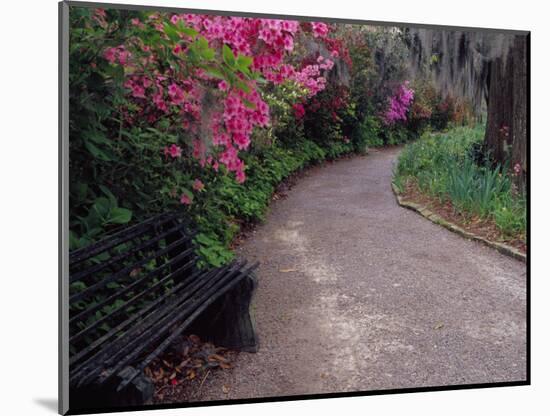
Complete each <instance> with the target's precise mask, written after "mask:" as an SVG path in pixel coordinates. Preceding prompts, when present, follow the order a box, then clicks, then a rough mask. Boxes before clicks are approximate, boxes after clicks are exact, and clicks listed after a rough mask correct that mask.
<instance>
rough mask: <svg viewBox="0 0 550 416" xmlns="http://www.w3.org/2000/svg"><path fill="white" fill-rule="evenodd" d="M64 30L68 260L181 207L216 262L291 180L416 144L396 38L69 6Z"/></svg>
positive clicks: (294, 24) (316, 25)
mask: <svg viewBox="0 0 550 416" xmlns="http://www.w3.org/2000/svg"><path fill="white" fill-rule="evenodd" d="M70 21H71V29H70V45H69V49H70V51H69V53H70V59H69V62H70V74H69V81H70V108H71V111H70V123H69V134H70V144H69V146H70V161H69V163H70V177H71V180H70V218H69V221H70V236H71V238H70V246H71V249H75V248H79V247H84V246H86V245H88V244H90V242H93V241H95V240H97V239H98V238H100V237H101V236H102V235H104V234H105V233H106V232H110V231H112V230H114V229H116V228H117V227H120V226H123V225H124V224H127V223H130V222H137V221H141V220H143V219H145V218H147V217H149V216H151V215H154V214H156V213H161V212H166V211H172V210H180V211H181V213H182V215H184V216H185V217H187V218H188V219H189V220H190V221H191V223H192V224H193V226H194V228H196V231H197V237H196V243H197V247H198V253H199V255H200V257H201V259H202V263H203V264H204V265H208V264H209V265H220V264H223V263H226V262H227V261H229V259H230V258H231V257H232V252H231V250H230V247H231V243H232V241H233V239H234V237H235V235H236V233H237V232H238V230H239V228H240V227H241V225H242V224H243V223H247V222H254V221H258V220H261V219H262V218H263V215H264V213H265V210H266V207H267V205H268V203H269V201H270V198H271V195H272V193H273V192H274V190H275V189H276V186H277V185H278V184H279V183H280V182H281V181H282V180H284V178H286V177H288V176H289V175H290V174H292V173H293V172H296V171H298V170H300V169H303V168H305V167H306V166H308V165H311V164H313V163H318V162H320V161H322V160H326V159H334V158H337V157H339V156H342V155H344V154H348V153H352V152H364V151H366V150H367V148H368V147H369V146H378V145H382V144H388V143H389V144H394V143H400V142H403V141H405V140H406V139H408V138H410V137H413V136H414V134H411V129H412V124H411V120H413V119H414V117H415V115H416V114H417V112H415V101H414V100H413V99H412V97H413V96H414V97H416V95H415V94H414V92H413V91H412V89H413V88H414V86H413V85H412V84H411V85H409V84H407V83H406V71H404V68H405V66H406V59H407V55H406V53H405V52H406V51H405V43H404V38H403V36H402V34H400V33H399V32H392V31H387V30H386V29H384V28H379V29H376V30H375V31H365V30H362V29H360V28H358V27H357V26H353V25H338V26H336V25H329V24H326V23H323V22H298V21H293V20H277V19H260V18H248V17H246V18H245V17H231V16H210V15H197V14H173V13H157V12H138V11H125V10H109V11H105V10H102V9H88V8H83V7H74V6H73V7H71V9H70ZM411 101H412V103H411ZM441 110H442V112H444V111H445V108H442V109H441Z"/></svg>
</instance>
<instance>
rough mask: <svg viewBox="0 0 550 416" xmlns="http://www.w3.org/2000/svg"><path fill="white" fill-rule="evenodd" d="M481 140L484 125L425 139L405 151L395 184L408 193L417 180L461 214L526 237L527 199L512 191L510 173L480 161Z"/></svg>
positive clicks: (400, 157) (488, 162) (419, 184)
mask: <svg viewBox="0 0 550 416" xmlns="http://www.w3.org/2000/svg"><path fill="white" fill-rule="evenodd" d="M483 137H484V128H483V126H476V127H475V128H467V127H458V128H455V129H452V130H450V131H449V132H446V133H440V134H431V133H430V134H424V135H423V136H422V138H421V139H420V140H418V141H417V142H415V143H411V144H409V145H408V146H406V147H405V149H403V151H402V153H401V155H400V156H399V160H398V163H397V166H396V169H395V172H394V183H395V184H396V186H398V187H399V188H400V189H404V186H405V184H406V182H407V181H408V180H414V181H415V182H416V183H417V184H418V186H419V188H420V190H421V191H423V192H425V193H427V194H429V195H431V196H435V197H438V198H439V199H440V200H441V201H450V202H451V203H452V205H453V207H454V209H455V210H456V211H457V212H460V213H461V214H463V215H465V216H470V215H477V216H479V217H480V218H490V219H493V220H494V221H495V224H496V225H497V227H498V228H499V229H500V230H501V231H502V232H503V233H504V234H505V235H523V234H524V233H525V226H526V221H525V218H526V207H525V201H524V198H523V197H522V196H520V195H517V194H516V192H515V191H514V187H513V185H512V180H511V178H510V177H509V176H508V175H506V174H505V172H506V169H502V168H501V167H499V166H496V167H492V164H491V163H490V160H488V159H487V157H485V156H484V157H480V155H479V154H478V153H479V145H480V143H481V142H482V141H483Z"/></svg>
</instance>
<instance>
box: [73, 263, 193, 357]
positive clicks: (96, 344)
mask: <svg viewBox="0 0 550 416" xmlns="http://www.w3.org/2000/svg"><path fill="white" fill-rule="evenodd" d="M191 264H193V263H192V261H190V262H189V263H186V264H185V265H184V266H182V267H181V268H180V269H178V270H176V271H175V272H173V273H171V274H169V275H168V276H166V277H165V278H163V279H162V280H160V281H159V282H158V283H156V285H158V286H160V285H162V284H163V283H165V282H166V280H170V279H171V278H173V277H174V275H175V274H176V273H177V272H180V271H182V270H185V269H188V268H189V266H190V265H191ZM198 275H199V273H197V272H196V273H194V274H192V275H191V276H189V277H188V278H186V279H185V280H184V281H183V282H181V283H179V284H178V285H176V286H175V287H174V288H172V289H170V291H168V292H167V293H165V295H164V296H162V297H159V298H157V299H156V300H155V301H154V302H152V303H150V304H149V305H148V306H147V307H146V308H144V309H141V310H140V311H138V312H136V313H135V314H133V315H132V316H131V317H130V318H128V319H127V320H125V321H123V322H122V323H120V324H119V325H118V326H116V327H115V328H113V329H111V330H110V331H109V332H108V333H107V334H105V335H103V336H101V337H100V338H98V339H97V340H95V341H94V342H92V343H91V344H90V345H88V346H87V347H86V348H84V349H83V350H81V351H79V352H78V353H77V354H75V355H74V356H73V357H71V359H70V361H69V363H70V364H71V365H73V364H76V363H77V362H78V361H79V360H80V359H81V358H82V357H84V356H86V355H88V354H89V353H90V352H92V351H93V350H95V349H97V348H98V347H99V346H100V345H101V344H103V343H104V342H106V341H108V340H109V339H111V338H112V337H113V336H115V335H116V334H117V333H120V332H121V331H122V330H124V328H126V327H127V326H129V325H130V324H132V323H133V322H135V321H136V320H137V319H139V318H140V317H142V316H143V315H145V314H146V313H147V312H149V311H150V310H152V309H153V308H155V307H156V306H157V305H159V304H160V303H161V302H163V301H164V300H165V298H166V297H169V296H171V295H173V294H174V293H175V292H176V291H177V290H179V289H181V288H182V287H184V286H185V285H188V284H189V282H190V281H192V279H193V278H196V277H197V276H198ZM142 295H143V294H141V293H140V294H138V295H136V296H134V297H133V298H131V299H129V300H128V301H127V302H125V303H124V305H121V306H120V307H119V308H117V309H116V310H115V311H113V314H115V313H120V312H123V311H124V310H125V309H126V308H127V307H129V306H131V305H133V304H134V303H135V302H136V301H138V300H139V299H140V298H141V297H142ZM105 318H106V317H105ZM102 319H103V318H102Z"/></svg>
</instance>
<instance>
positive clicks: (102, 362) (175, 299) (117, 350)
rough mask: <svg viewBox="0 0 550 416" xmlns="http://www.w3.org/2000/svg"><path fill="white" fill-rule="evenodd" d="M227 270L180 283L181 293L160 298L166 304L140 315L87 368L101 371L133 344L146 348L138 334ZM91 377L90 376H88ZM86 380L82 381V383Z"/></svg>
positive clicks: (168, 314) (145, 340) (76, 375)
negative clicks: (129, 327)
mask: <svg viewBox="0 0 550 416" xmlns="http://www.w3.org/2000/svg"><path fill="white" fill-rule="evenodd" d="M228 268H229V266H226V267H224V268H222V269H220V270H212V271H207V272H202V273H201V274H198V275H195V276H192V277H193V279H192V283H190V282H189V281H186V282H182V283H184V284H183V285H181V288H183V289H184V290H183V291H180V292H174V293H172V294H171V296H170V295H165V296H162V297H161V298H160V299H159V300H160V301H161V302H166V303H165V304H164V305H161V306H159V305H158V304H157V305H156V306H157V307H156V308H155V309H154V310H153V311H151V313H150V314H149V315H146V316H143V315H141V316H140V317H141V318H142V319H141V321H140V322H139V323H138V324H136V325H135V326H134V327H133V328H132V329H130V330H129V331H127V332H126V333H125V335H124V337H122V338H118V339H116V340H115V341H114V342H113V343H111V345H110V346H109V348H107V349H104V350H102V351H100V353H99V354H98V355H96V356H95V357H94V358H93V360H91V361H92V362H93V363H99V366H97V365H95V364H92V365H91V363H90V362H88V361H87V367H94V366H95V367H97V368H96V369H98V370H99V371H101V370H102V369H101V368H99V367H103V366H110V365H111V363H114V362H116V361H118V360H119V359H120V358H121V357H123V356H124V354H126V353H127V352H129V351H130V350H132V348H133V346H134V344H139V342H140V341H141V342H143V343H144V345H146V346H147V345H148V340H147V339H142V338H138V336H139V335H140V334H141V335H143V332H144V331H145V330H146V329H147V328H152V330H151V332H153V331H154V330H155V328H154V327H152V325H154V324H155V323H157V324H158V322H159V321H160V322H161V324H162V323H163V321H161V319H162V318H163V317H166V316H168V317H169V316H170V314H171V313H173V311H174V309H175V308H176V307H177V305H178V304H181V303H184V302H185V301H187V299H189V298H190V297H191V296H192V295H193V294H195V292H197V291H198V290H200V289H201V288H203V287H204V286H205V285H206V284H208V282H211V281H212V279H213V278H214V277H215V276H216V275H219V276H221V275H222V274H223V273H224V272H225V271H226V270H227V269H228ZM189 280H191V279H189ZM182 292H183V293H182ZM81 368H82V367H81ZM77 371H78V373H81V372H82V370H81V369H79V370H77ZM91 375H92V374H90V376H91ZM78 376H79V374H75V377H76V378H78ZM86 380H87V379H86ZM86 380H84V382H85V381H86Z"/></svg>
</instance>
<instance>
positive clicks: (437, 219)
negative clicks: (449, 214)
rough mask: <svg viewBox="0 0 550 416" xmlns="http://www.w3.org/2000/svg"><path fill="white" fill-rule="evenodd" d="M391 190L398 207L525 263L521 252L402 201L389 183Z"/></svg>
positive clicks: (411, 203) (420, 207)
mask: <svg viewBox="0 0 550 416" xmlns="http://www.w3.org/2000/svg"><path fill="white" fill-rule="evenodd" d="M391 188H392V191H393V193H394V195H395V199H396V200H397V204H398V205H399V206H401V207H403V208H407V209H410V210H411V211H415V212H417V213H418V214H420V215H422V216H423V217H424V218H426V219H428V220H430V221H431V222H433V223H434V224H438V225H441V226H442V227H445V228H446V229H448V230H449V231H452V232H454V233H457V234H459V235H461V236H462V237H464V238H467V239H469V240H474V241H479V242H481V243H483V244H485V245H486V246H488V247H492V248H494V249H495V250H497V251H498V252H500V253H502V254H504V255H506V256H509V257H512V258H514V259H516V260H520V261H522V262H524V263H526V262H527V256H526V255H525V254H523V253H522V252H520V251H519V250H517V249H516V248H514V247H511V246H509V245H507V244H503V243H497V242H495V241H490V240H487V239H486V238H483V237H480V236H478V235H476V234H473V233H470V232H468V231H466V230H464V229H463V228H461V227H459V226H458V225H456V224H453V223H451V222H449V221H447V220H445V219H443V218H442V217H441V216H439V215H438V214H436V213H434V212H432V211H430V210H429V209H428V208H426V207H425V206H422V205H420V204H417V203H415V202H412V201H406V200H404V199H403V197H402V196H401V195H400V194H399V189H397V186H396V185H395V183H393V182H392V183H391Z"/></svg>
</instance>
